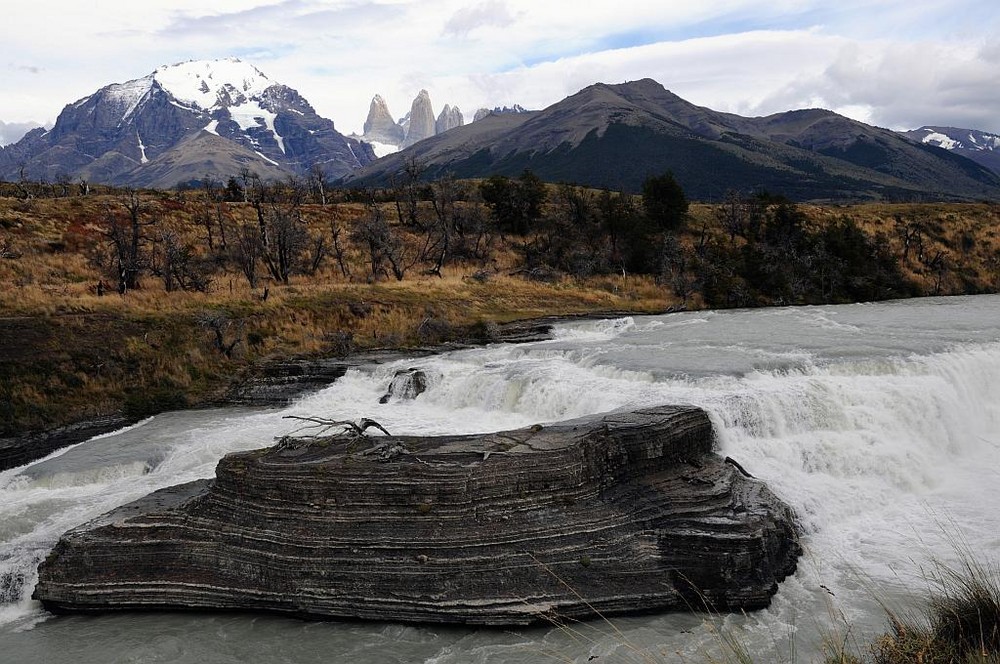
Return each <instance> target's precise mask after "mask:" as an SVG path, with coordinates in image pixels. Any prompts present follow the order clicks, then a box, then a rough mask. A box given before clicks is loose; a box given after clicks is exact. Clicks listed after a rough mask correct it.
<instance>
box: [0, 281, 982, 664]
mask: <svg viewBox="0 0 1000 664" xmlns="http://www.w3.org/2000/svg"><path fill="white" fill-rule="evenodd" d="M410 366H420V367H422V368H424V369H425V371H426V373H427V375H428V377H429V388H428V390H427V391H426V392H425V393H424V394H421V395H420V396H419V397H417V398H416V399H415V400H412V401H396V400H393V401H390V402H389V403H387V404H380V403H379V398H380V397H381V396H382V395H383V394H385V391H386V388H387V386H388V384H389V382H390V381H391V379H392V376H393V373H394V372H395V371H396V370H397V369H399V368H402V367H410ZM660 403H690V404H696V405H699V406H702V407H704V408H705V409H706V410H708V411H709V413H710V415H711V417H712V419H713V422H714V423H715V426H716V429H717V432H718V445H719V449H720V452H721V453H722V454H727V455H731V456H733V457H734V458H736V459H737V460H738V461H740V463H742V464H743V465H744V466H745V467H746V468H747V470H749V471H750V472H752V473H753V474H754V475H756V476H758V477H760V478H762V479H764V480H766V481H767V482H768V484H769V485H770V486H771V487H772V488H773V489H774V490H775V491H776V492H777V493H778V494H779V495H780V496H781V497H782V498H784V499H785V500H786V501H787V502H788V503H789V504H791V505H792V506H793V507H794V508H795V509H796V510H797V512H798V514H799V517H800V520H801V524H802V527H803V530H804V532H805V537H804V542H803V543H804V545H805V549H806V554H805V557H804V558H803V560H802V563H801V565H800V569H799V571H798V572H797V573H796V575H795V576H794V577H792V578H790V579H787V580H786V581H785V582H784V583H783V584H782V587H781V589H780V590H779V592H778V595H777V597H776V599H775V601H774V603H773V605H772V607H771V608H770V609H767V610H765V611H761V612H758V613H756V614H753V615H751V616H748V617H740V616H726V617H716V618H713V617H706V616H704V615H658V616H642V617H633V618H622V619H615V620H614V621H613V624H606V623H603V622H601V621H596V622H593V623H588V624H585V625H582V626H579V627H577V628H576V629H574V630H568V629H560V628H544V627H540V628H533V629H526V630H518V631H516V632H508V631H492V630H472V629H462V628H438V627H434V628H430V627H423V626H406V625H387V624H374V625H373V624H363V623H340V622H303V621H298V620H291V619H287V618H280V617H272V616H257V615H234V614H200V613H192V614H184V613H179V614H164V613H153V614H125V615H109V616H98V617H53V616H50V615H48V614H46V613H45V612H44V611H42V610H41V609H40V607H39V606H38V605H37V603H35V602H32V601H31V600H30V595H31V589H32V587H33V585H34V582H35V567H36V565H37V563H38V561H39V560H40V559H41V558H42V557H44V556H45V555H46V553H47V552H48V551H49V549H50V548H51V547H52V545H53V544H54V543H55V541H56V540H57V539H58V537H59V535H60V534H61V533H62V532H64V531H65V530H67V529H69V528H71V527H73V526H76V525H78V524H80V523H83V522H85V521H87V520H88V519H90V518H93V517H95V516H97V515H99V514H101V513H103V512H105V511H107V510H109V509H111V508H113V507H115V506H117V505H120V504H123V503H125V502H128V501H130V500H132V499H134V498H137V497H139V496H142V495H144V494H146V493H148V492H149V491H152V490H154V489H157V488H160V487H163V486H168V485H171V484H176V483H179V482H184V481H188V480H191V479H196V478H199V477H211V476H212V474H213V470H214V466H215V464H216V462H217V461H218V460H219V458H221V457H222V456H223V455H224V454H226V453H228V452H231V451H236V450H247V449H253V448H257V447H262V446H266V445H269V444H271V443H272V442H273V439H274V437H275V436H280V435H283V434H285V433H288V432H289V431H290V430H291V429H294V428H295V424H294V422H292V421H290V420H286V419H282V417H283V416H284V415H289V414H295V415H306V414H312V415H322V416H324V417H330V418H335V419H348V418H358V417H363V416H365V417H373V418H375V419H377V420H378V421H379V422H381V423H382V424H384V425H385V426H386V427H387V428H388V429H389V430H390V431H392V432H393V433H408V432H412V433H457V432H475V431H490V430H499V429H507V428H514V427H518V426H524V425H528V424H531V423H535V422H549V421H556V420H561V419H566V418H570V417H576V416H581V415H586V414H590V413H596V412H602V411H607V410H611V409H614V408H619V407H625V406H629V407H635V406H646V405H654V404H660ZM998 431H1000V297H998V296H975V297H962V298H948V299H922V300H910V301H905V302H889V303H880V304H858V305H846V306H830V307H799V308H785V309H767V310H753V311H725V312H689V313H679V314H670V315H666V316H650V317H635V318H621V319H617V320H608V321H588V322H578V323H569V324H565V325H561V326H558V327H557V329H556V338H555V339H554V340H552V341H547V342H540V343H533V344H525V345H518V346H504V345H497V346H489V347H485V348H478V349H471V350H464V351H458V352H454V353H449V354H446V355H440V356H435V357H431V358H422V359H419V360H411V361H402V362H399V363H395V364H392V365H385V366H380V367H376V368H372V369H370V370H357V371H351V372H349V373H348V374H347V375H346V376H344V377H343V378H342V379H341V380H339V381H337V382H336V383H334V384H333V385H331V386H329V387H328V388H326V389H324V390H322V391H320V392H318V393H315V394H312V395H309V396H307V397H305V398H303V399H301V400H299V401H298V402H297V403H295V404H293V405H292V406H291V407H289V408H287V409H283V410H246V409H221V410H214V411H196V412H185V413H168V414H165V415H161V416H157V417H155V418H152V419H150V420H148V421H146V422H143V423H140V424H139V425H138V426H136V427H132V428H130V429H129V430H126V431H123V432H119V433H116V434H113V435H109V436H104V437H100V438H96V439H93V440H90V441H87V442H85V443H82V444H80V445H78V446H76V447H73V448H70V449H68V450H64V451H62V452H61V453H57V454H55V455H53V456H52V457H50V458H48V459H44V460H41V461H39V462H36V463H34V464H31V465H29V466H27V467H23V468H18V469H13V470H11V471H7V472H4V473H2V474H0V662H8V661H9V662H27V663H31V662H53V663H56V664H59V663H63V662H65V663H67V664H69V663H73V664H87V663H90V662H94V663H97V662H100V663H102V664H103V663H105V662H199V663H200V662H268V663H270V662H339V661H351V662H352V663H356V664H364V663H368V662H373V663H374V662H435V663H441V664H443V663H448V662H535V661H537V662H545V661H576V662H586V661H598V662H600V661H616V662H628V661H650V660H649V658H648V657H646V656H647V655H652V657H653V658H654V660H653V661H685V662H702V661H707V659H708V655H707V654H708V653H711V652H712V651H713V650H717V649H718V647H719V637H718V630H719V629H723V630H726V631H727V632H729V633H732V634H734V635H736V636H737V637H738V638H740V639H741V640H742V641H743V642H744V643H745V644H746V645H747V647H748V649H749V650H750V651H751V653H754V654H755V655H756V656H757V661H761V662H781V661H797V662H810V661H817V660H818V652H819V647H820V643H821V641H822V639H823V637H824V635H831V634H838V633H840V634H842V633H843V632H844V629H845V624H850V625H851V635H852V638H857V639H863V638H864V636H865V635H866V634H871V633H874V632H875V631H876V630H878V629H879V628H880V627H881V626H882V623H883V616H882V613H881V611H880V609H879V607H878V605H877V602H876V599H877V598H876V597H875V595H874V594H873V589H875V590H877V592H878V593H881V594H882V595H883V596H884V597H887V598H888V599H890V600H891V601H900V602H913V601H916V598H917V597H919V596H920V595H922V594H923V593H924V592H925V591H926V590H927V584H926V583H925V582H924V581H922V580H921V577H920V567H921V566H924V567H926V566H928V565H930V564H931V562H932V559H934V558H937V559H939V560H943V561H945V562H947V561H949V560H950V561H953V560H955V557H956V553H955V541H956V540H959V541H962V542H965V544H966V545H967V546H968V547H970V548H971V549H972V550H974V551H976V552H977V553H979V554H980V555H982V556H984V557H987V558H991V559H993V560H996V559H997V558H998V557H1000V492H997V491H995V487H997V486H1000V464H998V461H1000V434H998ZM790 653H794V659H793V657H792V655H791V654H790ZM592 657H597V658H598V659H596V660H591V659H590V658H592Z"/></svg>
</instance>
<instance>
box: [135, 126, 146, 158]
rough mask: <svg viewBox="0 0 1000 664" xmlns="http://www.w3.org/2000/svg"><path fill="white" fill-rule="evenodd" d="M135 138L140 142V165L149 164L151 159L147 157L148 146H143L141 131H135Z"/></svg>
mask: <svg viewBox="0 0 1000 664" xmlns="http://www.w3.org/2000/svg"><path fill="white" fill-rule="evenodd" d="M135 138H136V140H137V141H139V163H140V164H148V163H149V159H148V158H147V157H146V146H145V145H143V144H142V136H140V135H139V130H138V129H136V130H135Z"/></svg>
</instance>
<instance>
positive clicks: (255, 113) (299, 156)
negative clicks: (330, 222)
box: [0, 58, 375, 187]
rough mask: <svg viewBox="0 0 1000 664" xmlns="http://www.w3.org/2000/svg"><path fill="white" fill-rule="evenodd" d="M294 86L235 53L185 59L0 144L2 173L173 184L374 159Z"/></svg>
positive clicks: (346, 169) (344, 166) (353, 165)
mask: <svg viewBox="0 0 1000 664" xmlns="http://www.w3.org/2000/svg"><path fill="white" fill-rule="evenodd" d="M374 159H375V155H374V153H373V152H372V150H371V148H370V146H367V145H364V144H362V143H360V142H359V141H357V140H354V139H351V138H347V137H344V136H343V135H341V134H340V133H338V132H337V130H336V129H335V128H334V124H333V122H332V121H331V120H328V119H325V118H322V117H320V116H319V115H317V114H316V111H315V110H314V109H313V108H312V106H310V105H309V102H307V101H306V100H305V99H304V98H303V97H302V96H301V95H299V93H298V92H296V91H295V90H293V89H292V88H289V87H287V86H285V85H282V84H280V83H277V82H274V81H272V80H271V79H269V78H268V77H267V76H265V75H264V74H263V73H262V72H261V71H260V70H259V69H257V68H256V67H254V66H253V65H251V64H249V63H245V62H242V61H240V60H238V59H236V58H227V59H223V60H211V61H208V60H202V61H191V62H183V63H179V64H175V65H168V66H164V67H160V68H158V69H157V70H156V71H154V72H152V73H151V74H149V75H148V76H144V77H142V78H138V79H135V80H132V81H128V82H126V83H115V84H111V85H108V86H105V87H103V88H101V89H100V90H98V91H97V92H95V93H93V94H92V95H89V96H87V97H84V98H83V99H81V100H79V101H77V102H75V103H73V104H70V105H68V106H66V107H65V108H64V109H63V111H62V113H60V115H59V118H58V119H57V120H56V123H55V126H53V127H52V129H51V130H50V131H45V130H42V129H36V130H34V131H32V132H29V133H28V134H27V135H26V136H25V137H24V138H23V139H22V140H21V141H19V142H18V143H16V144H14V145H10V146H7V147H6V148H4V149H2V150H0V177H2V178H8V179H9V178H11V177H12V176H16V175H17V173H18V171H19V170H20V169H21V168H22V166H23V168H24V171H25V174H26V175H27V176H29V177H31V178H41V179H47V180H51V179H54V178H56V177H59V176H61V175H71V176H74V177H83V178H87V179H89V180H91V181H94V182H107V183H113V184H135V185H141V186H157V187H169V186H174V185H176V184H177V183H178V182H186V181H190V180H197V179H201V178H203V177H205V176H208V175H210V176H213V177H217V178H222V179H225V178H227V177H229V176H231V175H235V174H237V173H238V172H239V171H240V170H241V169H242V168H249V169H250V170H252V171H255V172H256V173H257V174H258V175H260V176H261V177H265V178H279V177H283V176H285V175H289V174H302V173H305V172H307V171H308V170H309V169H310V168H312V167H313V166H314V165H317V164H318V165H320V166H321V167H322V168H323V169H324V171H325V172H326V173H327V175H328V176H329V177H331V178H337V177H341V176H343V175H346V174H347V173H350V172H352V171H353V170H354V169H357V168H359V167H361V166H364V165H365V164H367V163H369V162H371V161H373V160H374Z"/></svg>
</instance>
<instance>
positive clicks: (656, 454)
mask: <svg viewBox="0 0 1000 664" xmlns="http://www.w3.org/2000/svg"><path fill="white" fill-rule="evenodd" d="M711 446H712V429H711V424H710V422H709V419H708V417H707V415H706V414H705V413H704V412H703V411H701V410H699V409H696V408H689V407H660V408H654V409H648V410H643V411H639V412H635V413H617V414H609V415H605V416H599V417H593V418H588V419H584V420H576V421H572V422H567V423H563V424H559V425H552V426H546V427H541V426H534V427H531V428H527V429H520V430H517V431H509V432H503V433H497V434H488V435H479V436H447V437H434V438H427V437H397V436H392V437H377V438H376V437H373V438H368V437H363V436H361V437H354V438H351V439H345V438H338V437H335V438H328V439H321V440H313V441H311V442H307V441H303V440H294V439H284V440H282V441H280V442H279V444H278V445H276V446H275V447H272V448H269V449H264V450H259V451H255V452H249V453H241V454H234V455H230V456H227V457H226V458H224V459H223V460H222V461H221V462H220V463H219V466H218V469H217V473H216V479H215V480H214V481H207V482H206V481H203V482H196V483H193V484H189V485H182V486H180V487H174V488H172V489H167V490H164V491H159V492H156V493H154V494H151V495H150V496H148V497H146V498H144V499H142V500H140V501H138V502H136V503H132V504H130V505H127V506H125V507H122V508H119V509H118V510H115V511H113V512H111V513H109V514H106V515H104V516H103V517H100V518H99V519H97V520H95V521H93V522H91V523H89V524H86V525H84V526H81V527H79V528H77V529H74V530H72V531H70V532H69V533H67V534H66V535H64V537H63V538H62V539H61V540H60V541H59V543H58V544H57V546H56V547H55V549H54V550H53V552H52V553H51V555H50V556H49V557H48V559H47V560H46V561H45V562H44V563H43V564H42V565H41V567H40V569H39V583H38V585H37V588H36V591H35V597H36V598H37V599H39V600H41V601H42V602H43V604H44V605H45V606H46V607H47V608H49V609H50V610H53V611H109V610H121V609H166V608H185V609H251V610H267V611H278V612H287V613H293V614H299V615H308V616H333V617H344V618H362V619H372V620H389V621H423V622H461V623H469V624H487V625H510V624H525V623H532V622H535V621H540V620H545V619H548V618H550V617H554V616H561V617H572V618H578V617H592V616H594V615H595V612H601V614H603V615H613V614H622V613H630V612H636V611H649V610H670V609H680V610H687V609H690V608H691V607H702V606H704V605H705V603H708V604H709V605H711V606H714V607H715V608H716V609H720V610H721V609H734V610H738V609H755V608H759V607H763V606H766V605H767V604H768V602H769V601H770V598H771V596H772V595H773V594H774V592H775V591H776V589H777V583H778V581H780V580H781V579H782V578H783V577H785V576H786V575H787V574H790V573H791V572H792V571H793V570H794V569H795V565H796V559H797V556H798V555H799V552H800V550H799V545H798V543H797V536H796V532H795V528H794V525H793V519H792V515H791V513H790V511H789V509H788V508H787V507H786V506H785V505H783V504H782V503H781V502H780V501H779V500H778V499H777V498H776V497H775V496H774V495H773V494H772V493H771V492H770V491H768V489H767V488H766V487H764V486H763V485H762V484H761V483H760V482H758V481H755V480H752V479H748V478H747V477H744V476H743V475H742V474H740V473H739V472H737V470H736V469H735V468H734V467H733V466H732V465H730V464H727V463H724V462H723V461H722V460H721V459H720V458H719V457H717V456H716V455H714V454H713V453H712V452H711Z"/></svg>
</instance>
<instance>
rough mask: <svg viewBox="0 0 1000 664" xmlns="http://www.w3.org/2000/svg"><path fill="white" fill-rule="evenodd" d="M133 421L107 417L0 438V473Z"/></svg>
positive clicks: (119, 417) (116, 416) (117, 416)
mask: <svg viewBox="0 0 1000 664" xmlns="http://www.w3.org/2000/svg"><path fill="white" fill-rule="evenodd" d="M133 422H134V420H131V419H129V418H126V417H123V416H120V415H110V416H107V417H99V418H94V419H90V420H84V421H82V422H76V423H74V424H70V425H68V426H64V427H58V428H55V429H50V430H48V431H37V432H33V433H26V434H24V435H21V436H13V437H10V438H0V471H4V470H8V469H10V468H16V467H17V466H23V465H24V464H26V463H31V462H32V461H36V460H38V459H41V458H42V457H45V456H48V455H49V454H52V453H53V452H55V451H56V450H58V449H62V448H63V447H68V446H70V445H76V444H77V443H82V442H83V441H85V440H88V439H89V438H93V437H94V436H99V435H101V434H105V433H109V432H111V431H114V430H115V429H121V428H122V427H125V426H128V425H129V424H132V423H133Z"/></svg>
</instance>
